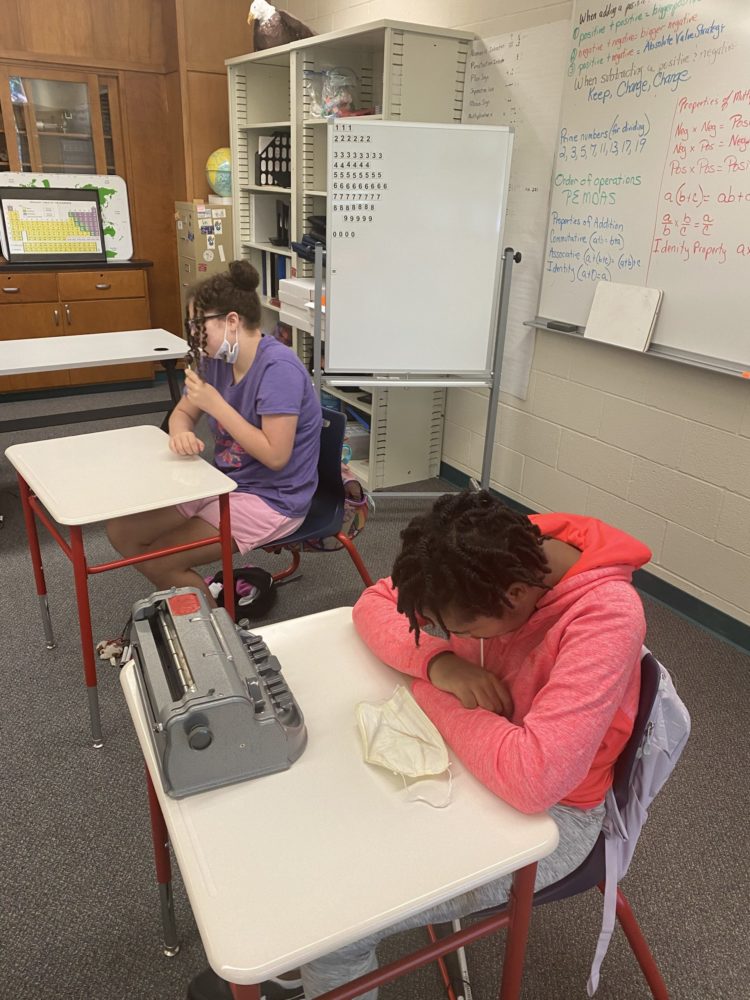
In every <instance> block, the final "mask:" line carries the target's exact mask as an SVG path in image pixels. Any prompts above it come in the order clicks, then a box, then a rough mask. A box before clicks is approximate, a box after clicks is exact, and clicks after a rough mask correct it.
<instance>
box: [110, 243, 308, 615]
mask: <svg viewBox="0 0 750 1000" xmlns="http://www.w3.org/2000/svg"><path fill="white" fill-rule="evenodd" d="M257 287H258V272H257V271H256V270H255V268H254V267H253V266H252V265H251V264H250V263H248V261H244V260H238V261H234V262H233V263H231V264H230V265H229V271H228V272H226V273H223V274H217V275H213V276H212V277H210V278H207V279H206V280H205V281H203V282H201V283H200V284H198V285H196V287H195V288H194V289H193V292H192V294H191V297H190V301H189V305H188V315H187V317H186V320H185V332H186V335H187V338H188V342H189V344H190V351H191V356H192V359H193V361H197V363H198V364H197V367H198V372H195V371H193V370H191V369H188V370H187V371H186V372H185V390H184V394H183V397H182V399H181V400H180V402H179V403H178V405H177V406H176V407H175V408H174V410H173V411H172V415H171V416H170V418H169V447H170V449H171V451H173V452H174V453H175V455H181V456H185V457H186V458H190V457H191V456H192V455H199V454H200V453H201V452H202V451H203V448H204V445H203V442H202V441H201V440H200V439H199V438H198V437H197V436H196V434H195V425H196V424H197V423H198V421H199V420H200V419H201V417H202V416H203V415H204V414H205V415H206V416H207V417H208V423H209V427H210V428H211V430H212V431H213V434H214V438H215V447H214V464H215V465H216V467H217V468H218V469H221V471H222V472H224V473H225V474H226V475H228V476H231V478H232V479H234V480H235V481H236V483H237V489H236V490H235V491H234V492H233V493H230V494H229V506H230V516H231V523H232V539H233V547H234V550H235V551H237V552H243V553H244V552H248V551H249V550H250V549H254V548H258V547H259V546H262V545H266V544H268V543H270V542H272V541H274V540H275V539H278V538H283V537H285V536H286V535H289V534H291V533H292V532H293V531H295V530H296V529H297V528H298V527H299V526H300V525H301V524H302V522H303V520H304V518H305V515H306V514H307V512H308V510H309V507H310V502H311V500H312V496H313V493H314V492H315V488H316V486H317V484H318V476H317V468H318V453H319V450H320V430H321V425H322V416H321V411H320V404H319V402H318V400H317V398H316V396H315V393H314V391H313V387H312V384H311V381H310V377H309V375H308V373H307V371H306V370H305V368H304V366H303V365H302V363H301V361H300V360H299V358H298V357H297V356H296V354H295V353H294V352H293V351H292V350H290V349H289V348H288V347H285V346H284V345H283V344H281V343H279V341H277V340H275V339H274V338H273V337H265V336H264V335H263V334H262V333H261V330H260V300H259V299H258V293H257V291H256V289H257ZM218 526H219V501H218V499H217V498H213V499H209V500H196V501H193V502H191V503H186V504H178V505H177V506H176V507H167V508H164V509H163V510H155V511H148V512H144V513H142V514H131V515H129V516H127V517H118V518H114V519H113V520H111V521H109V522H107V535H108V536H109V540H110V541H111V543H112V545H113V546H114V547H115V548H116V549H117V551H118V552H120V553H121V555H123V556H125V557H129V556H134V555H140V554H141V553H146V552H150V551H156V550H158V549H162V548H168V547H169V546H172V545H181V544H184V543H187V542H194V541H199V540H200V539H202V538H210V537H215V536H216V534H217V531H218ZM220 558H221V552H220V547H219V545H218V543H214V544H211V545H205V546H203V547H202V548H196V549H190V550H189V551H187V552H178V553H175V554H174V555H169V556H162V557H161V558H159V559H153V560H145V561H144V562H141V563H136V568H137V569H138V570H140V572H141V573H143V574H144V575H145V576H146V577H147V578H148V579H149V580H150V581H151V583H152V584H153V585H154V586H155V587H156V588H157V589H159V590H163V589H166V588H169V587H198V588H199V589H200V590H202V591H203V593H204V594H206V596H207V597H208V598H209V600H211V602H212V603H213V600H212V598H211V596H210V594H209V593H208V589H207V587H206V584H205V581H204V580H203V577H202V576H201V575H200V574H199V573H197V572H195V569H194V567H195V566H200V565H203V564H205V563H210V562H215V561H217V560H219V559H220Z"/></svg>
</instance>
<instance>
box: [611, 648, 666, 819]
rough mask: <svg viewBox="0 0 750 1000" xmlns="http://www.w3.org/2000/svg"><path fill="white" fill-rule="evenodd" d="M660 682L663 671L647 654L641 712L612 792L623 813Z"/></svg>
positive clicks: (643, 660) (617, 767) (643, 665)
mask: <svg viewBox="0 0 750 1000" xmlns="http://www.w3.org/2000/svg"><path fill="white" fill-rule="evenodd" d="M660 678H661V668H660V666H659V663H658V660H656V658H655V657H654V656H652V654H651V653H649V652H646V653H645V654H644V655H643V656H642V657H641V690H640V694H639V696H638V712H637V714H636V717H635V722H634V723H633V732H632V733H631V734H630V739H629V740H628V742H627V743H626V744H625V748H624V749H623V750H622V752H621V753H620V756H619V757H618V758H617V762H616V763H615V772H614V778H613V781H612V791H613V792H614V796H615V801H616V802H617V805H618V808H620V809H624V807H625V803H626V802H627V801H628V797H629V795H630V787H631V784H630V783H631V779H632V777H633V768H634V767H635V763H636V760H637V758H638V751H639V749H640V746H641V744H642V743H643V737H644V736H645V734H646V726H647V725H648V721H649V718H650V716H651V712H652V710H653V707H654V702H655V701H656V695H657V694H658V692H659V680H660Z"/></svg>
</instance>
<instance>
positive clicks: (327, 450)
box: [316, 406, 346, 506]
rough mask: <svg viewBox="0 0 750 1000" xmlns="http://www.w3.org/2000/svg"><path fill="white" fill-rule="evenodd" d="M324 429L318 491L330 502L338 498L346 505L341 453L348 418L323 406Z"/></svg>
mask: <svg viewBox="0 0 750 1000" xmlns="http://www.w3.org/2000/svg"><path fill="white" fill-rule="evenodd" d="M321 410H322V411H323V427H322V429H321V432H320V458H319V459H318V489H317V491H316V492H320V493H324V494H325V495H326V496H327V497H328V498H329V500H330V499H333V498H336V499H338V500H340V502H341V504H342V506H343V503H344V483H343V481H342V479H341V452H342V450H343V447H344V436H345V434H346V417H345V415H344V414H343V413H337V412H336V410H329V409H328V407H326V406H322V407H321Z"/></svg>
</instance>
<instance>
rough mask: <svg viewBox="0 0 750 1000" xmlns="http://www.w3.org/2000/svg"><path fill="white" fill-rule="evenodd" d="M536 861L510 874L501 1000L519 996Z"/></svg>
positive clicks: (511, 999)
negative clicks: (511, 876) (511, 882)
mask: <svg viewBox="0 0 750 1000" xmlns="http://www.w3.org/2000/svg"><path fill="white" fill-rule="evenodd" d="M535 879H536V862H534V863H533V864H531V865H526V867H525V868H519V870H518V871H517V872H515V873H514V875H513V886H512V888H511V890H510V901H509V907H508V913H509V916H510V923H509V924H508V937H507V940H506V942H505V962H504V963H503V979H502V983H501V985H500V1000H518V998H519V997H520V995H521V979H522V977H523V962H524V958H525V956H526V941H527V938H528V936H529V923H530V921H531V908H532V905H533V900H534V881H535Z"/></svg>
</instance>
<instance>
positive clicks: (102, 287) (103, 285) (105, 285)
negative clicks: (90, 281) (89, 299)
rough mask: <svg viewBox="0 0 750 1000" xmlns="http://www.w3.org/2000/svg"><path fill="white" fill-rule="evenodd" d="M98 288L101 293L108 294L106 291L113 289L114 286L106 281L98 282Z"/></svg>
mask: <svg viewBox="0 0 750 1000" xmlns="http://www.w3.org/2000/svg"><path fill="white" fill-rule="evenodd" d="M96 287H97V288H98V289H99V291H100V292H106V290H107V289H108V288H111V287H112V285H111V284H109V283H108V282H106V281H97V283H96Z"/></svg>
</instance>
